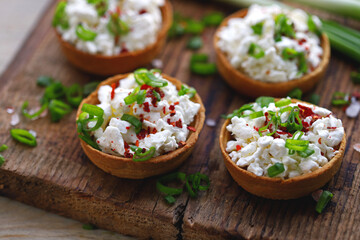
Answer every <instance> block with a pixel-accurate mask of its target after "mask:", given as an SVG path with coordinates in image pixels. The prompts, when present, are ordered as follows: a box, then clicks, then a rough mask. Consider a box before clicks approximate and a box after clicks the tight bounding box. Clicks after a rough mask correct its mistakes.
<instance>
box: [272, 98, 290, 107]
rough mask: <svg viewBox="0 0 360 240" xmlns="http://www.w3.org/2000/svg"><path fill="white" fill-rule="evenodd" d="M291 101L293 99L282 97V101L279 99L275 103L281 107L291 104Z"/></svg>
mask: <svg viewBox="0 0 360 240" xmlns="http://www.w3.org/2000/svg"><path fill="white" fill-rule="evenodd" d="M290 103H291V99H281V100H280V101H277V102H276V103H275V106H276V107H278V108H281V107H284V106H287V105H289V104H290Z"/></svg>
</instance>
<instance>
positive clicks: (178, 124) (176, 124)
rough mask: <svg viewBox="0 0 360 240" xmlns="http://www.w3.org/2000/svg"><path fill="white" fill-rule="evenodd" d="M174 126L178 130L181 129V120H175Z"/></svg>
mask: <svg viewBox="0 0 360 240" xmlns="http://www.w3.org/2000/svg"><path fill="white" fill-rule="evenodd" d="M175 126H176V127H178V128H182V121H181V119H179V120H177V121H176V122H175Z"/></svg>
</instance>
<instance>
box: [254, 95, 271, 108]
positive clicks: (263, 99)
mask: <svg viewBox="0 0 360 240" xmlns="http://www.w3.org/2000/svg"><path fill="white" fill-rule="evenodd" d="M255 102H256V103H257V104H259V105H260V106H261V107H268V106H269V104H270V103H273V102H275V99H274V98H273V97H258V98H257V99H256V100H255Z"/></svg>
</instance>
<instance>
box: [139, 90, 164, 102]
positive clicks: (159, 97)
mask: <svg viewBox="0 0 360 240" xmlns="http://www.w3.org/2000/svg"><path fill="white" fill-rule="evenodd" d="M144 92H145V91H144ZM152 94H153V95H154V97H155V98H156V100H157V101H158V102H159V101H161V96H160V94H159V93H158V92H157V91H155V90H153V91H152ZM144 96H145V95H144ZM143 102H144V101H143Z"/></svg>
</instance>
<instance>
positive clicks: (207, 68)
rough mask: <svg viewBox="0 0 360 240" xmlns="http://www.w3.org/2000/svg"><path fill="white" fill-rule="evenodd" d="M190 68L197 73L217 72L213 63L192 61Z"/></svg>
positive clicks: (210, 73) (208, 73)
mask: <svg viewBox="0 0 360 240" xmlns="http://www.w3.org/2000/svg"><path fill="white" fill-rule="evenodd" d="M190 70H191V72H192V73H195V74H199V75H212V74H215V73H216V72H217V68H216V64H215V63H199V62H197V63H193V64H191V65H190Z"/></svg>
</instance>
